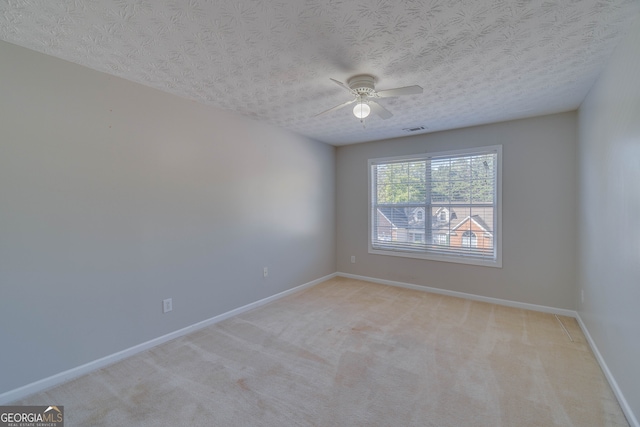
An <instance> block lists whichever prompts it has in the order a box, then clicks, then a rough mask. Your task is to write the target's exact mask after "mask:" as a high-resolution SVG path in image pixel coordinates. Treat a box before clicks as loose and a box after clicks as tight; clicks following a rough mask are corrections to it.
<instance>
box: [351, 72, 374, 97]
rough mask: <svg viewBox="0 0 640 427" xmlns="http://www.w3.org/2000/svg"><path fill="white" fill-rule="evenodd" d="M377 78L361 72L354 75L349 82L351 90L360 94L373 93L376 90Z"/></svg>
mask: <svg viewBox="0 0 640 427" xmlns="http://www.w3.org/2000/svg"><path fill="white" fill-rule="evenodd" d="M374 83H375V79H374V78H373V76H370V75H368V74H360V75H357V76H353V77H351V78H350V79H349V81H348V82H347V84H348V85H349V87H350V88H351V90H353V91H355V92H357V93H358V94H359V95H365V96H367V95H371V94H372V93H374V92H375V86H374Z"/></svg>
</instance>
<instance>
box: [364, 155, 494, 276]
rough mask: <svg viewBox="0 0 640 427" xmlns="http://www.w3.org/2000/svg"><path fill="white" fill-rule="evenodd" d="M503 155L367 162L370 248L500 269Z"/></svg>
mask: <svg viewBox="0 0 640 427" xmlns="http://www.w3.org/2000/svg"><path fill="white" fill-rule="evenodd" d="M501 154H502V147H501V146H491V147H482V148H474V149H470V150H462V151H452V152H443V153H428V154H421V155H416V156H403V157H394V158H385V159H371V160H369V168H370V184H371V188H370V197H369V198H370V210H369V224H370V227H369V252H371V253H376V254H382V255H393V256H408V257H413V258H425V259H433V260H442V261H452V262H462V263H469V264H478V265H487V266H495V267H501V262H502V261H501V248H500V247H499V244H500V241H501V239H500V230H501V226H500V213H501V212H500V188H501V183H500V177H501Z"/></svg>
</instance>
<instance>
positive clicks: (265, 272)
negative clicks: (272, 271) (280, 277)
mask: <svg viewBox="0 0 640 427" xmlns="http://www.w3.org/2000/svg"><path fill="white" fill-rule="evenodd" d="M268 275H269V269H268V268H267V267H265V268H264V269H263V270H262V276H263V277H267V276H268Z"/></svg>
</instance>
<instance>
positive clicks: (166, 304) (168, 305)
mask: <svg viewBox="0 0 640 427" xmlns="http://www.w3.org/2000/svg"><path fill="white" fill-rule="evenodd" d="M171 310H173V299H171V298H167V299H165V300H162V312H163V313H168V312H170V311H171Z"/></svg>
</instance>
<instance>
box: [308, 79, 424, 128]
mask: <svg viewBox="0 0 640 427" xmlns="http://www.w3.org/2000/svg"><path fill="white" fill-rule="evenodd" d="M330 80H331V81H332V82H334V83H335V84H337V85H338V86H341V87H343V88H345V89H346V90H348V91H349V93H350V94H351V95H352V96H353V97H354V98H353V99H352V100H350V101H347V102H345V103H342V104H340V105H336V106H335V107H333V108H329V109H328V110H326V111H323V112H321V113H318V114H316V115H315V116H314V117H318V116H321V115H323V114H327V113H331V112H333V111H336V110H339V109H341V108H344V107H346V106H348V105H351V104H355V106H354V107H353V115H354V116H356V117H357V118H359V119H360V121H362V120H363V119H364V118H365V117H367V116H369V114H370V113H371V112H372V111H373V112H374V113H375V114H377V115H378V116H380V117H381V118H383V119H388V118H389V117H391V116H393V114H391V111H389V110H387V109H386V108H384V107H383V106H382V105H380V104H378V103H377V102H376V101H375V99H376V98H391V97H394V96H402V95H415V94H419V93H422V88H421V87H420V86H415V85H414V86H405V87H398V88H395V89H387V90H380V91H376V89H375V79H374V78H373V76H370V75H368V74H359V75H357V76H353V77H351V78H350V79H349V80H347V84H344V83H342V82H339V81H338V80H335V79H330Z"/></svg>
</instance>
